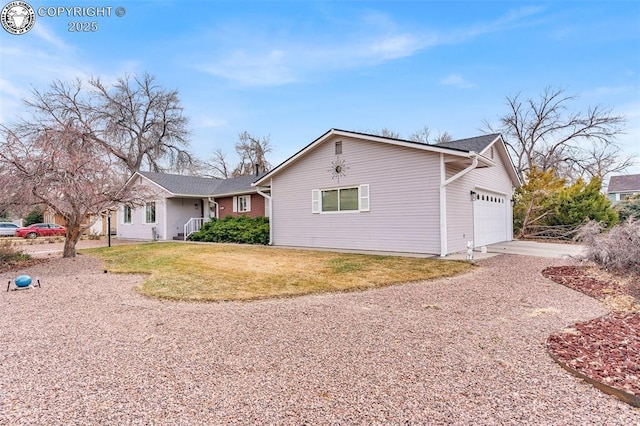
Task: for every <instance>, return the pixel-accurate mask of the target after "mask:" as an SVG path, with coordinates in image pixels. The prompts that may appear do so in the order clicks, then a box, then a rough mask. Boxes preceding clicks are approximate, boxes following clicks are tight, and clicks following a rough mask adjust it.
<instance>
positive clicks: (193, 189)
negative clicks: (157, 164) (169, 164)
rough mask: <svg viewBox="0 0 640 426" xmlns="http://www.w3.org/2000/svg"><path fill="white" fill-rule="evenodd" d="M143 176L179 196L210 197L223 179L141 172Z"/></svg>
mask: <svg viewBox="0 0 640 426" xmlns="http://www.w3.org/2000/svg"><path fill="white" fill-rule="evenodd" d="M139 173H140V174H141V175H142V176H144V177H146V178H147V179H149V180H151V181H153V182H155V183H157V184H158V185H160V186H161V187H163V188H164V189H166V190H167V191H169V192H171V193H173V194H179V195H199V196H210V195H211V194H213V193H214V192H216V188H217V187H218V186H219V185H220V183H221V182H222V179H216V178H205V177H197V176H183V175H172V174H168V173H156V172H139Z"/></svg>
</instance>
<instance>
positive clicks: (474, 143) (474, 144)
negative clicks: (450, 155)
mask: <svg viewBox="0 0 640 426" xmlns="http://www.w3.org/2000/svg"><path fill="white" fill-rule="evenodd" d="M498 136H500V134H499V133H493V134H490V135H482V136H476V137H474V138H467V139H458V140H455V141H450V142H441V143H437V144H435V145H434V146H439V147H442V148H453V149H460V150H463V151H469V152H471V151H473V152H482V151H483V150H484V149H485V148H486V147H487V146H489V145H491V143H492V142H493V141H495V140H496V138H497V137H498Z"/></svg>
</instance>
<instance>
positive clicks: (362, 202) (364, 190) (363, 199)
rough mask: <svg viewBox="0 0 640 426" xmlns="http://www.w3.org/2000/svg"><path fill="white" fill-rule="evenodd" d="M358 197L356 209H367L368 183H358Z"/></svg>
mask: <svg viewBox="0 0 640 426" xmlns="http://www.w3.org/2000/svg"><path fill="white" fill-rule="evenodd" d="M359 192H360V194H359V195H360V199H359V203H358V210H360V211H361V212H368V211H369V184H365V185H360V191H359Z"/></svg>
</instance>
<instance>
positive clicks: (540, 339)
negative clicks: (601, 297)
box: [0, 255, 640, 425]
mask: <svg viewBox="0 0 640 426" xmlns="http://www.w3.org/2000/svg"><path fill="white" fill-rule="evenodd" d="M563 262H567V261H566V260H560V259H543V258H534V257H522V256H509V255H503V256H497V257H494V258H491V259H487V260H485V261H483V262H482V263H481V267H479V268H477V269H475V270H474V271H473V272H471V273H469V274H466V275H464V276H460V277H456V278H450V279H443V280H438V281H432V282H426V283H416V284H407V285H401V286H394V287H388V288H383V289H377V290H373V291H365V292H361V293H345V294H326V295H319V296H308V297H302V298H296V299H284V300H271V301H261V302H250V303H212V304H193V303H176V302H164V301H157V300H150V299H146V298H144V297H142V296H140V295H138V294H137V293H135V292H134V291H132V287H133V286H135V285H136V284H138V283H139V282H140V281H141V279H142V278H141V277H139V276H130V275H114V274H110V273H107V274H105V273H103V271H102V269H101V264H100V263H99V262H98V261H96V260H94V259H91V258H88V257H86V256H79V257H78V258H77V259H57V260H54V261H52V262H50V263H48V264H45V265H39V266H35V267H33V268H31V269H30V270H28V271H26V272H28V273H29V274H31V275H33V276H39V277H41V279H42V283H43V288H42V289H32V290H23V291H11V292H9V293H5V292H4V288H3V289H2V292H1V293H0V294H1V295H0V319H1V321H2V327H0V347H1V357H0V424H3V425H4V424H10V425H14V424H48V425H50V424H185V425H186V424H298V425H299V424H305V423H308V424H519V425H521V424H536V425H538V424H554V425H563V424H570V425H578V424H607V425H635V424H638V422H640V410H638V409H634V408H632V407H631V406H628V405H626V404H624V403H622V402H619V401H618V400H616V399H614V398H613V397H611V396H608V395H605V394H603V393H601V392H600V391H598V390H596V389H595V388H593V387H591V386H590V385H587V384H586V383H584V382H582V381H581V380H579V379H576V378H574V377H572V376H570V375H569V374H568V373H567V372H566V371H564V370H563V369H561V368H560V367H559V366H557V365H556V364H554V363H553V361H552V360H551V358H550V357H549V356H548V355H547V354H546V352H545V345H544V342H545V339H546V338H547V336H548V335H549V334H551V333H552V332H554V331H556V330H558V329H560V328H562V327H564V326H567V325H569V324H571V323H573V322H575V321H579V320H586V319H590V318H593V317H596V316H599V315H602V314H604V313H605V310H604V308H602V306H601V305H600V304H599V303H598V302H596V301H595V300H593V299H591V298H589V297H587V296H584V295H582V294H580V293H578V292H575V291H573V290H570V289H568V288H566V287H563V286H561V285H558V284H555V283H553V282H551V281H550V280H547V279H545V278H544V277H542V275H541V274H540V271H541V270H542V269H543V268H544V267H546V266H551V265H560V264H563ZM4 275H5V276H6V275H7V274H4ZM13 276H15V274H13ZM0 277H3V278H4V276H0ZM4 283H6V280H5V281H4Z"/></svg>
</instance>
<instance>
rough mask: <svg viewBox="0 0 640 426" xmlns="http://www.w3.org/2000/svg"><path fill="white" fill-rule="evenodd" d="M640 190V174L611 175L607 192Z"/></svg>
mask: <svg viewBox="0 0 640 426" xmlns="http://www.w3.org/2000/svg"><path fill="white" fill-rule="evenodd" d="M628 191H640V175H624V176H611V178H610V179H609V187H608V188H607V192H628Z"/></svg>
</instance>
